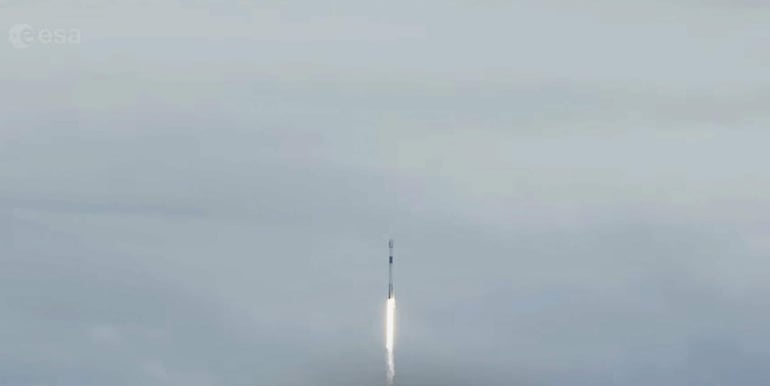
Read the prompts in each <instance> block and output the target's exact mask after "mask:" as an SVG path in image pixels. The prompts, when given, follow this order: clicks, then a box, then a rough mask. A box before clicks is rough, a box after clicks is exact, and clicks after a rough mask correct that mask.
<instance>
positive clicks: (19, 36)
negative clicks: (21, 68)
mask: <svg viewBox="0 0 770 386" xmlns="http://www.w3.org/2000/svg"><path fill="white" fill-rule="evenodd" d="M33 40H34V37H33V36H32V26H30V25H29V24H16V25H14V26H13V27H11V28H10V29H9V30H8V41H9V42H11V45H12V46H14V47H15V48H27V47H29V44H30V43H32V41H33Z"/></svg>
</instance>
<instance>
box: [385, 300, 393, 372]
mask: <svg viewBox="0 0 770 386" xmlns="http://www.w3.org/2000/svg"><path fill="white" fill-rule="evenodd" d="M385 307H386V309H385V313H386V315H385V351H386V352H387V361H388V378H387V379H388V386H393V385H394V383H393V380H394V379H395V377H396V364H395V361H394V360H393V349H394V348H395V347H394V345H393V341H394V338H395V333H396V298H388V301H387V303H386V306H385Z"/></svg>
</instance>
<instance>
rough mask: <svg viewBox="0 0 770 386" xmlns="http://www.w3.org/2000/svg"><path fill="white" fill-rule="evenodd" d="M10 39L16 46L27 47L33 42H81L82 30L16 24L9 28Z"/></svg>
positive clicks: (12, 44) (47, 43) (46, 43)
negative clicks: (38, 27)
mask: <svg viewBox="0 0 770 386" xmlns="http://www.w3.org/2000/svg"><path fill="white" fill-rule="evenodd" d="M8 41H9V42H10V43H11V46H13V47H14V48H27V47H29V46H31V45H33V44H45V45H49V44H80V30H78V29H76V28H40V29H35V28H32V26H31V25H29V24H16V25H14V26H12V27H11V28H10V29H9V30H8Z"/></svg>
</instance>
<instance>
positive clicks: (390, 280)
mask: <svg viewBox="0 0 770 386" xmlns="http://www.w3.org/2000/svg"><path fill="white" fill-rule="evenodd" d="M388 251H389V254H388V299H391V298H393V297H395V296H396V294H395V292H393V239H390V240H388Z"/></svg>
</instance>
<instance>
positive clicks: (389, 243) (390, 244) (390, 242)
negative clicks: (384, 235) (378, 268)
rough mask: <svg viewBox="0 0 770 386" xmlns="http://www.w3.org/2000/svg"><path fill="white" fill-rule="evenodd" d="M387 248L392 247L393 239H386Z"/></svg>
mask: <svg viewBox="0 0 770 386" xmlns="http://www.w3.org/2000/svg"><path fill="white" fill-rule="evenodd" d="M388 248H393V239H390V240H388Z"/></svg>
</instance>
